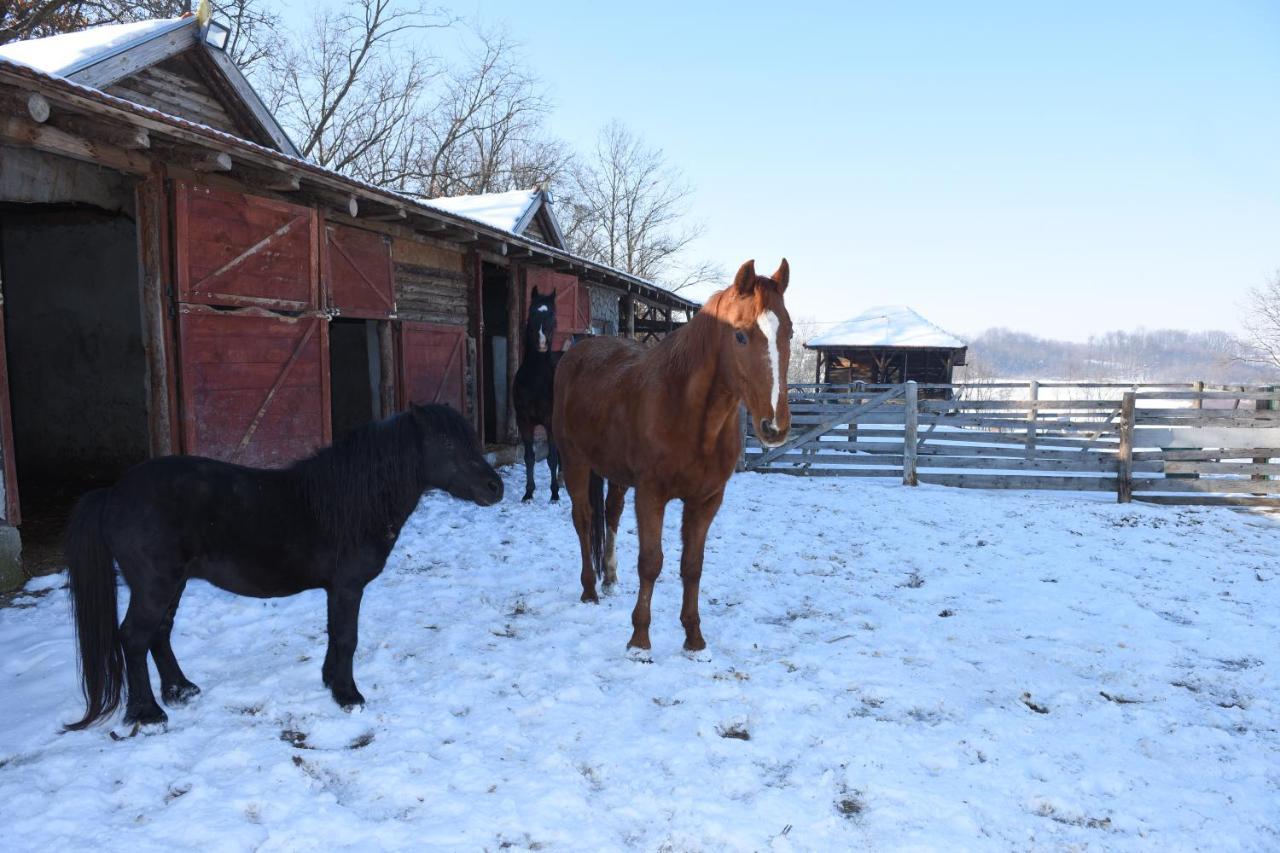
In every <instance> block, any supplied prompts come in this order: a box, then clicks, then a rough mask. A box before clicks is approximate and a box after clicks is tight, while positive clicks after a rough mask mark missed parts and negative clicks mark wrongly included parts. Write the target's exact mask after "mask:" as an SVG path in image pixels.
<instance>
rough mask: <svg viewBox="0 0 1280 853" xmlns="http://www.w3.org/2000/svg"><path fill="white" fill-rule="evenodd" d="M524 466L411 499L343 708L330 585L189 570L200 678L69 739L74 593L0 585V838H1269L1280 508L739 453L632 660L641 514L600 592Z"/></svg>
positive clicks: (549, 843) (920, 844) (187, 625)
mask: <svg viewBox="0 0 1280 853" xmlns="http://www.w3.org/2000/svg"><path fill="white" fill-rule="evenodd" d="M538 474H539V477H540V483H541V482H542V481H544V480H545V469H543V468H540V469H539V471H538ZM522 476H523V475H522V473H517V472H515V471H510V472H508V474H507V496H508V497H507V500H506V501H505V502H504V503H503V504H501V505H500V506H498V507H493V508H489V509H481V508H478V507H474V506H470V505H464V504H461V503H458V502H456V501H453V500H450V499H448V498H444V497H440V496H428V497H427V498H425V499H424V500H423V502H422V505H421V507H420V508H419V510H418V512H417V514H416V515H415V516H414V517H413V518H412V519H411V520H410V522H409V525H408V526H407V527H406V528H405V532H404V534H403V536H402V537H401V540H400V544H399V546H398V548H397V550H396V552H395V554H394V556H393V557H392V561H391V563H390V564H389V566H388V569H387V571H386V573H385V574H384V575H383V576H382V577H381V578H379V579H378V580H377V581H375V582H374V583H373V584H372V585H371V586H370V587H369V589H368V592H367V594H366V597H365V606H364V611H363V614H362V620H361V644H360V649H359V652H358V654H357V656H356V679H357V683H358V684H359V686H360V688H361V689H362V691H363V692H364V694H365V696H366V697H367V698H368V700H369V704H368V706H367V707H366V708H365V709H364V711H363V712H362V713H357V714H347V713H344V712H342V711H341V710H339V709H338V708H337V706H335V705H334V704H333V702H332V701H331V700H330V698H329V696H328V693H327V692H326V691H325V690H324V689H323V688H322V687H321V684H320V662H321V659H322V658H323V655H324V642H325V638H324V603H323V596H322V595H321V594H320V593H308V594H305V595H301V596H297V597H295V598H291V599H281V600H275V601H257V600H251V599H244V598H235V597H232V596H230V595H228V594H224V593H222V592H220V591H217V590H215V589H212V588H210V587H209V586H207V585H205V584H202V583H194V584H193V585H192V586H191V587H189V588H188V591H187V595H186V597H185V598H184V600H183V604H182V609H181V610H180V611H179V614H178V622H177V629H176V631H175V634H174V644H175V647H176V650H177V654H178V657H179V659H180V660H181V662H182V665H183V668H184V669H185V670H186V672H187V675H188V676H190V677H191V678H192V679H193V680H194V681H195V682H197V683H198V684H200V685H201V686H202V687H203V689H204V693H203V695H201V696H200V697H198V698H197V699H196V701H195V702H194V703H193V704H192V705H191V706H189V707H187V708H178V709H171V710H170V712H169V714H170V723H169V727H168V731H167V732H165V733H162V734H153V735H139V736H137V737H133V738H127V737H126V738H124V739H121V740H115V739H113V738H112V737H111V733H112V728H111V727H110V726H107V725H104V726H100V727H98V728H95V729H93V730H90V731H87V732H78V733H69V734H59V731H58V726H59V723H61V722H64V721H67V720H71V719H75V718H77V717H78V715H79V712H80V700H79V695H78V689H77V684H76V680H75V664H74V661H73V657H72V633H71V625H70V622H69V617H68V606H67V600H66V594H65V591H63V590H62V589H61V588H60V587H61V583H62V578H61V577H54V578H48V579H42V580H40V581H36V582H33V583H32V584H31V585H30V586H29V587H28V594H26V595H23V596H20V597H19V598H18V599H17V600H16V602H15V606H12V607H9V608H4V609H0V649H3V652H0V697H3V701H0V815H2V816H3V820H2V821H0V826H3V829H2V830H0V833H2V834H0V847H3V849H4V850H6V851H18V850H33V851H34V850H59V851H63V850H94V851H102V850H117V849H118V850H129V851H150V850H165V851H168V850H171V849H174V848H175V847H176V848H190V849H202V850H203V849H208V850H251V849H258V850H290V851H293V850H326V851H328V850H344V849H356V848H359V849H361V850H377V849H412V850H422V849H443V850H482V849H484V850H499V849H509V850H535V849H536V850H620V849H636V850H721V849H733V850H763V849H777V850H824V851H827V850H843V849H873V850H897V849H904V848H915V849H921V848H924V849H977V850H985V849H990V850H1008V849H1018V850H1025V849H1036V850H1056V849H1094V850H1101V849H1160V850H1180V849H1192V848H1206V849H1208V848H1212V849H1217V850H1224V849H1248V850H1265V849H1272V850H1274V849H1277V848H1278V847H1280V735H1278V734H1277V727H1278V726H1280V723H1278V722H1277V721H1278V719H1280V666H1278V665H1277V646H1278V643H1280V573H1278V572H1277V569H1276V566H1277V558H1278V557H1280V537H1278V536H1277V534H1280V521H1277V520H1276V519H1275V518H1271V517H1266V516H1262V515H1256V514H1254V515H1250V514H1245V513H1236V512H1231V511H1229V510H1225V509H1216V508H1214V509H1210V508H1188V509H1182V508H1178V509H1174V508H1154V507H1144V506H1139V505H1128V506H1119V505H1116V504H1114V503H1111V502H1110V501H1109V499H1108V497H1107V496H1098V497H1078V496H1074V495H1067V494H1044V493H1039V494H1028V493H1012V492H978V491H959V490H948V489H944V488H941V487H928V486H922V487H920V488H918V489H914V490H912V489H907V488H903V487H902V486H899V485H896V484H892V483H887V482H872V481H868V480H864V479H851V480H804V479H800V478H791V477H784V476H778V475H758V474H748V475H739V476H737V477H735V478H734V479H733V480H732V481H731V483H730V485H729V489H728V496H727V499H726V502H725V507H724V509H723V511H722V512H721V514H720V516H719V517H718V518H717V520H716V523H715V525H714V526H713V527H712V530H711V538H710V541H709V544H708V555H707V567H706V572H705V575H704V580H703V600H702V615H703V630H704V633H705V634H706V636H707V640H708V643H709V644H710V648H709V652H710V653H709V654H707V655H703V656H701V657H702V659H693V658H690V657H687V656H686V655H685V654H684V653H682V651H681V649H680V644H681V642H682V640H683V632H682V630H681V628H680V626H679V622H678V620H677V614H678V609H679V594H680V586H679V580H678V576H677V575H678V569H677V567H678V549H677V545H678V541H679V512H678V506H675V505H673V507H672V508H671V510H670V511H669V512H668V516H667V568H666V570H665V571H664V574H663V576H662V579H661V581H660V582H659V584H658V588H657V592H656V595H655V599H654V601H655V606H654V627H653V639H654V651H653V660H652V662H651V663H643V662H639V661H635V660H630V659H628V658H627V656H626V655H625V653H624V649H623V646H624V644H625V642H626V640H627V637H628V636H629V634H630V622H629V617H630V610H631V606H632V603H633V596H634V591H635V588H636V581H635V573H634V568H633V567H634V560H635V554H636V542H635V536H634V523H633V520H632V515H631V512H630V509H628V512H627V514H626V515H625V516H624V521H623V531H624V535H623V536H621V537H620V539H619V557H620V561H621V563H622V565H623V566H624V567H626V569H625V570H624V571H621V572H620V574H621V576H622V584H621V586H622V590H621V593H620V594H618V595H615V596H612V597H609V598H607V599H604V601H603V603H602V604H601V605H600V606H588V605H583V604H579V603H578V593H579V587H578V582H577V577H576V576H577V561H576V554H577V545H576V542H575V541H574V538H573V534H572V530H571V524H570V522H569V505H568V502H567V501H566V502H565V503H563V504H561V505H558V506H552V505H548V504H546V503H545V502H544V501H545V498H546V491H545V488H543V489H542V491H540V493H539V496H538V497H539V502H538V503H535V504H532V505H521V504H520V503H518V502H517V500H516V498H517V497H518V496H519V494H520V493H521V491H522V490H521V488H520V487H519V481H520V480H521V478H522ZM115 732H116V733H117V734H120V735H127V734H128V733H127V732H126V731H125V730H124V729H123V728H122V727H120V725H119V723H118V717H117V718H116V727H115Z"/></svg>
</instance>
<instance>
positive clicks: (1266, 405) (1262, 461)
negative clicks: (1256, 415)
mask: <svg viewBox="0 0 1280 853" xmlns="http://www.w3.org/2000/svg"><path fill="white" fill-rule="evenodd" d="M1267 390H1268V391H1274V390H1275V386H1274V385H1270V386H1268V387H1267ZM1270 409H1271V401H1270V400H1254V401H1253V410H1254V411H1255V412H1265V411H1269V410H1270ZM1253 461H1254V463H1255V464H1258V465H1266V464H1267V463H1268V462H1270V461H1271V459H1270V457H1267V456H1257V457H1254V459H1253ZM1250 479H1252V480H1266V479H1269V478H1268V477H1267V475H1266V474H1254V475H1253V476H1252V477H1250Z"/></svg>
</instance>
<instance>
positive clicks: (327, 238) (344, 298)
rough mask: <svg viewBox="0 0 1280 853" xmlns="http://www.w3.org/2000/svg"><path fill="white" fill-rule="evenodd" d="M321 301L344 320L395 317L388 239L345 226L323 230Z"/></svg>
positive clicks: (332, 224)
mask: <svg viewBox="0 0 1280 853" xmlns="http://www.w3.org/2000/svg"><path fill="white" fill-rule="evenodd" d="M323 234H324V252H323V253H322V254H321V263H322V266H321V269H322V271H323V273H324V276H323V277H324V290H325V301H326V303H327V304H328V306H329V307H330V309H332V310H333V311H334V312H335V313H337V314H340V315H342V316H347V317H362V318H365V319H374V320H377V319H384V318H387V317H390V316H392V315H393V314H395V297H394V291H395V288H394V284H393V269H392V261H391V238H389V237H387V236H385V235H383V234H378V233H376V232H373V231H365V230H362V229H359V228H353V227H351V226H349V225H336V224H334V223H326V224H325V226H324V228H323Z"/></svg>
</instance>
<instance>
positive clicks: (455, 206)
mask: <svg viewBox="0 0 1280 853" xmlns="http://www.w3.org/2000/svg"><path fill="white" fill-rule="evenodd" d="M427 204H428V205H430V206H432V207H436V208H439V209H440V210H444V211H448V212H449V213H456V214H459V215H460V216H466V217H468V218H470V219H474V220H476V221H477V222H483V223H484V224H486V225H491V226H493V227H494V228H500V229H502V230H503V231H510V232H511V233H512V234H519V235H520V236H522V237H523V236H524V235H525V234H526V233H529V232H530V229H531V227H532V228H533V230H534V231H536V232H540V233H536V234H534V235H533V236H536V237H537V238H538V239H539V240H541V241H542V242H544V243H546V244H547V245H550V246H555V247H556V248H557V249H563V248H564V233H563V232H562V231H561V230H560V223H559V222H557V221H556V217H555V214H554V213H553V212H552V210H551V196H550V195H549V194H547V193H546V192H544V191H542V190H512V191H511V192H505V193H484V194H482V195H455V196H449V197H447V198H433V199H430V200H428V201H427Z"/></svg>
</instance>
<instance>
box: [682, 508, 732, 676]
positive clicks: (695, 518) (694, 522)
mask: <svg viewBox="0 0 1280 853" xmlns="http://www.w3.org/2000/svg"><path fill="white" fill-rule="evenodd" d="M723 499H724V489H721V490H720V491H718V492H716V493H715V494H714V495H712V496H711V497H710V498H708V499H707V500H705V501H702V502H701V503H693V502H690V503H686V504H685V505H684V519H683V520H682V522H681V529H680V539H681V551H680V580H681V581H682V582H683V583H684V600H683V602H682V603H681V605H680V624H681V625H683V626H684V647H685V648H686V649H687V650H689V651H691V652H700V651H702V650H703V649H705V648H706V647H707V643H706V641H705V640H703V639H702V625H701V620H700V618H699V616H698V584H699V582H700V581H701V580H702V556H703V551H704V550H705V549H706V545H707V530H708V528H710V527H711V520H712V519H713V518H715V517H716V511H717V510H719V509H720V502H721V501H722V500H723Z"/></svg>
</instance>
